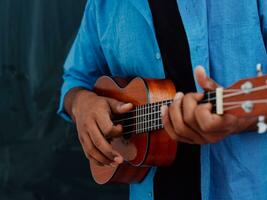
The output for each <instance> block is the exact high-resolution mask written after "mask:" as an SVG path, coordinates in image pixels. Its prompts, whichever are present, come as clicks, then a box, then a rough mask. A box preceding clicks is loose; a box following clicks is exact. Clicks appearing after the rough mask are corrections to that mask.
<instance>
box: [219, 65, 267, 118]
mask: <svg viewBox="0 0 267 200" xmlns="http://www.w3.org/2000/svg"><path fill="white" fill-rule="evenodd" d="M257 72H258V76H257V77H253V78H247V79H242V80H240V81H238V82H236V83H235V84H233V85H232V86H231V87H229V88H226V89H223V91H222V92H221V93H220V92H218V91H219V90H220V89H217V90H216V91H217V92H216V101H217V102H219V103H220V102H222V103H221V105H219V108H221V110H222V112H220V113H218V114H223V113H229V114H234V115H236V116H240V117H255V116H260V115H267V75H263V74H262V71H261V66H260V65H257ZM217 98H218V99H217ZM217 102H216V103H217ZM217 110H218V105H217ZM219 111H220V109H219Z"/></svg>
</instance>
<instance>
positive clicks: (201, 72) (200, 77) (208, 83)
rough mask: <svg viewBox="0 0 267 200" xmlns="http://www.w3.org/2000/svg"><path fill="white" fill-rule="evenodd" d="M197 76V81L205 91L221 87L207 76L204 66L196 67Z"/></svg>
mask: <svg viewBox="0 0 267 200" xmlns="http://www.w3.org/2000/svg"><path fill="white" fill-rule="evenodd" d="M195 75H196V79H197V82H198V84H199V85H200V87H202V88H203V89H204V90H206V91H211V90H215V89H216V88H217V87H219V84H217V83H216V82H215V81H214V80H213V79H211V78H209V77H208V76H207V74H206V72H205V69H204V67H203V66H201V65H199V66H197V67H196V69H195Z"/></svg>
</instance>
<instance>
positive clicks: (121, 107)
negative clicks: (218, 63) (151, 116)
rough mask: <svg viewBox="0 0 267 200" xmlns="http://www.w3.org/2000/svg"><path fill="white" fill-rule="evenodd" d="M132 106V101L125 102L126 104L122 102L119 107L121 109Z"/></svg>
mask: <svg viewBox="0 0 267 200" xmlns="http://www.w3.org/2000/svg"><path fill="white" fill-rule="evenodd" d="M131 106H132V104H131V103H125V104H121V105H120V106H119V107H120V109H127V108H129V107H131Z"/></svg>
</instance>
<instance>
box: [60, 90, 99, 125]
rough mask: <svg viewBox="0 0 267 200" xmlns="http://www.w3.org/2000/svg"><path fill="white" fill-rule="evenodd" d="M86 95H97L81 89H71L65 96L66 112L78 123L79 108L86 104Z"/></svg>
mask: <svg viewBox="0 0 267 200" xmlns="http://www.w3.org/2000/svg"><path fill="white" fill-rule="evenodd" d="M85 95H87V96H88V95H96V94H95V93H93V92H91V91H89V90H87V89H85V88H81V87H76V88H73V89H71V90H70V91H69V92H68V93H67V94H66V96H65V99H64V108H65V111H66V112H67V113H68V114H69V115H70V117H71V118H72V120H73V121H74V122H75V121H76V115H77V111H78V110H79V106H80V105H82V103H83V102H84V100H83V99H84V96H85Z"/></svg>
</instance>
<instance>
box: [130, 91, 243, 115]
mask: <svg viewBox="0 0 267 200" xmlns="http://www.w3.org/2000/svg"><path fill="white" fill-rule="evenodd" d="M223 91H224V92H234V91H239V89H224V90H223ZM215 93H216V91H210V92H207V93H206V94H209V95H211V94H215ZM172 101H173V99H167V100H163V101H159V102H153V103H148V104H144V105H140V106H136V109H138V108H142V109H139V111H143V110H146V106H148V105H151V106H153V105H155V104H158V103H162V102H166V103H171V102H172ZM136 109H134V110H131V111H129V112H127V113H132V112H136Z"/></svg>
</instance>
